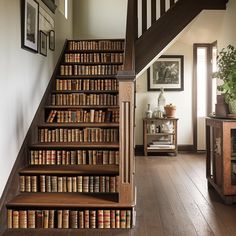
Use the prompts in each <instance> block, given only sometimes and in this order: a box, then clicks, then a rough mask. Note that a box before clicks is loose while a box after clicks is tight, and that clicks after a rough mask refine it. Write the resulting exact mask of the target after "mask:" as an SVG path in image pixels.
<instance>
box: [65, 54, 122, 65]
mask: <svg viewBox="0 0 236 236" xmlns="http://www.w3.org/2000/svg"><path fill="white" fill-rule="evenodd" d="M65 62H79V63H80V62H81V63H87V62H89V63H90V62H92V63H122V62H123V53H66V54H65Z"/></svg>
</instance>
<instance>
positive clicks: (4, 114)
mask: <svg viewBox="0 0 236 236" xmlns="http://www.w3.org/2000/svg"><path fill="white" fill-rule="evenodd" d="M40 4H41V3H40ZM41 5H42V6H44V5H43V4H41ZM44 7H45V6H44ZM71 11H72V6H70V12H71ZM52 16H53V14H52ZM53 17H54V16H53ZM55 21H56V22H55V23H56V30H55V31H56V51H55V52H52V51H51V50H48V55H47V57H44V56H42V55H40V54H34V53H31V52H29V51H26V50H24V49H22V48H21V25H20V1H19V0H11V1H9V0H1V1H0V29H1V37H0V51H1V53H0V71H1V76H0V88H1V93H0V107H1V115H0V130H1V133H0V173H1V175H0V195H1V194H2V192H3V189H4V187H5V184H6V181H7V179H8V176H9V174H10V172H11V169H12V167H13V164H14V162H15V159H16V157H17V154H18V152H19V149H20V147H21V145H22V142H23V140H24V138H25V135H26V132H27V131H28V128H29V126H30V124H31V122H32V119H33V117H34V115H35V112H36V109H37V108H38V105H39V103H40V101H41V98H42V95H43V93H44V92H45V89H46V87H47V84H48V82H49V79H50V77H51V75H52V72H53V70H54V66H55V63H56V59H57V57H56V56H55V55H59V53H60V51H61V46H62V42H63V41H64V40H65V38H67V37H71V35H72V26H71V22H72V21H71V18H70V20H69V21H68V22H66V21H65V19H64V17H63V16H62V15H59V13H57V14H56V19H55ZM58 22H59V23H60V25H59V24H58ZM58 25H59V26H60V27H58ZM61 26H63V27H64V28H65V30H63V29H62V28H61Z"/></svg>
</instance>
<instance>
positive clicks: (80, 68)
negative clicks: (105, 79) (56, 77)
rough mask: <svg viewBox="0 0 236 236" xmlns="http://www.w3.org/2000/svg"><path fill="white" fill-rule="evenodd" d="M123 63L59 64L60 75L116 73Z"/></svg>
mask: <svg viewBox="0 0 236 236" xmlns="http://www.w3.org/2000/svg"><path fill="white" fill-rule="evenodd" d="M122 69H123V65H76V64H75V65H61V66H60V75H61V76H68V75H69V76H72V75H75V76H77V75H116V74H117V72H118V71H119V70H122Z"/></svg>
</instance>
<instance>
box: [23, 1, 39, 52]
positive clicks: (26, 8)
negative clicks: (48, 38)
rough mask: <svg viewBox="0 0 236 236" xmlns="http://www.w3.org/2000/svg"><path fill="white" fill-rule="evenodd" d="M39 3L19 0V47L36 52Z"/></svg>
mask: <svg viewBox="0 0 236 236" xmlns="http://www.w3.org/2000/svg"><path fill="white" fill-rule="evenodd" d="M38 28H39V4H38V2H36V1H34V0H21V47H22V48H24V49H26V50H29V51H31V52H35V53H37V52H38Z"/></svg>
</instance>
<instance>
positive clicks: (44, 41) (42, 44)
mask: <svg viewBox="0 0 236 236" xmlns="http://www.w3.org/2000/svg"><path fill="white" fill-rule="evenodd" d="M39 37H40V40H39V44H40V54H42V55H44V56H47V34H45V33H44V32H43V31H41V30H40V35H39Z"/></svg>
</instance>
